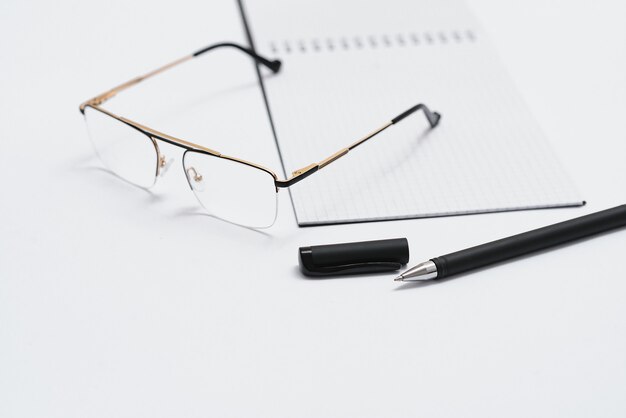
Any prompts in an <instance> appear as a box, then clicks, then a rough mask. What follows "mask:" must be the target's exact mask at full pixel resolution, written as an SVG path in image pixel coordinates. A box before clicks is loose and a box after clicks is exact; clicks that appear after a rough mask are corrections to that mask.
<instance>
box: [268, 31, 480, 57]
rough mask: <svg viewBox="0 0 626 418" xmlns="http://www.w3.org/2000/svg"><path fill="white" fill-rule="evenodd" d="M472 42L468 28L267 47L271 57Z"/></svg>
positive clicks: (278, 42) (273, 43)
mask: <svg viewBox="0 0 626 418" xmlns="http://www.w3.org/2000/svg"><path fill="white" fill-rule="evenodd" d="M472 42H476V34H475V32H474V31H473V30H470V29H468V30H463V31H457V30H454V31H438V32H434V31H428V32H419V33H418V32H410V33H398V34H395V35H389V34H382V35H368V36H345V37H341V38H325V39H322V38H316V39H309V40H305V39H300V40H297V41H271V42H270V43H269V47H270V51H271V52H272V53H274V54H292V53H300V54H306V53H319V52H337V51H350V50H355V51H358V50H364V49H382V48H396V47H415V46H421V45H448V44H460V43H472Z"/></svg>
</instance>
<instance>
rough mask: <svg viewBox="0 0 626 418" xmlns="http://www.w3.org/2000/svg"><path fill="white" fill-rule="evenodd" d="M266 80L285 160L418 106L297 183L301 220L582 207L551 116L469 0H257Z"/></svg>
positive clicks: (249, 20) (307, 156)
mask: <svg viewBox="0 0 626 418" xmlns="http://www.w3.org/2000/svg"><path fill="white" fill-rule="evenodd" d="M242 6H243V9H242V10H243V14H244V21H245V23H246V25H247V30H248V32H249V36H250V38H251V41H252V43H253V44H254V46H255V48H256V50H257V52H259V53H261V54H265V55H268V56H270V57H278V58H280V59H281V60H282V61H283V67H282V70H281V72H280V73H279V74H277V75H275V76H266V77H263V79H262V80H261V82H262V85H263V88H264V91H265V95H266V101H267V106H268V111H269V113H270V115H271V118H272V121H273V126H274V130H275V136H276V141H277V145H278V148H279V151H280V154H281V159H282V162H283V165H284V167H283V168H284V172H285V173H291V172H293V171H295V170H297V169H299V168H302V167H305V166H307V165H309V164H311V163H315V162H318V161H320V160H322V159H324V158H326V157H327V156H329V155H331V154H333V153H334V152H336V151H338V150H339V149H341V148H343V147H346V146H348V145H349V144H351V143H353V142H354V141H356V140H358V139H359V138H361V137H362V136H364V135H365V134H367V133H368V132H370V131H372V130H374V129H376V128H378V127H379V126H381V125H383V124H384V123H386V122H387V121H389V120H391V119H392V118H393V117H395V116H396V115H398V114H399V113H402V112H403V111H404V110H406V109H408V108H410V107H411V106H413V105H415V104H417V103H424V104H426V105H428V106H429V107H430V108H431V110H434V111H437V112H439V113H441V115H442V118H441V121H440V123H439V125H438V126H437V127H436V128H434V129H429V127H428V124H427V121H426V119H425V118H424V116H423V115H421V114H417V113H416V114H414V115H411V116H410V117H409V118H407V119H405V120H403V121H402V122H401V123H399V124H397V125H394V126H392V127H390V128H389V129H387V130H386V131H384V132H383V133H382V134H380V135H379V136H376V137H375V138H373V139H371V140H370V141H368V142H366V143H365V144H363V145H362V146H359V147H358V148H357V149H355V150H353V151H351V152H350V153H349V154H348V155H346V156H345V157H343V158H341V159H339V160H337V161H336V162H334V163H332V164H330V165H328V166H326V167H325V168H324V169H322V170H320V171H319V172H318V173H315V174H314V175H312V176H310V177H308V178H307V179H305V180H303V181H301V182H299V183H297V184H295V185H294V186H292V187H291V188H290V189H289V191H290V194H291V199H292V201H293V205H294V208H295V213H296V217H297V221H298V223H299V225H320V224H334V223H345V222H359V221H374V220H387V219H403V218H418V217H431V216H443V215H457V214H470V213H483V212H494V211H509V210H520V209H535V208H549V207H562V206H577V205H582V204H583V200H582V199H581V197H580V195H579V193H578V191H577V190H576V188H575V187H574V185H573V183H572V181H571V180H570V179H569V177H568V175H567V173H566V172H565V170H564V169H563V167H562V166H561V165H560V163H559V161H558V159H557V158H556V156H555V154H554V152H553V150H552V149H551V147H550V145H549V142H548V141H547V139H546V138H545V137H544V135H543V134H542V132H541V129H540V128H539V126H538V123H537V122H536V121H535V120H534V119H533V116H532V114H531V112H530V111H529V109H528V108H527V106H526V105H525V104H524V103H523V101H522V100H521V98H520V96H519V94H518V93H517V92H516V90H515V88H514V86H513V83H512V81H511V80H510V79H509V77H508V76H507V74H506V71H505V70H504V69H503V67H502V65H501V63H500V62H499V60H498V57H497V54H496V53H495V51H494V48H493V47H492V45H491V44H490V43H489V40H488V39H487V37H486V36H485V33H484V32H483V31H482V29H481V28H480V26H479V25H478V24H477V22H476V20H475V19H474V17H473V16H472V15H471V13H470V12H469V10H468V9H467V7H466V5H465V4H464V3H463V2H462V1H461V0H422V1H414V0H386V1H384V2H383V1H380V2H363V1H358V0H340V1H330V0H321V1H320V0H316V1H311V0H305V1H297V2H294V1H290V0H255V1H248V2H245V4H242Z"/></svg>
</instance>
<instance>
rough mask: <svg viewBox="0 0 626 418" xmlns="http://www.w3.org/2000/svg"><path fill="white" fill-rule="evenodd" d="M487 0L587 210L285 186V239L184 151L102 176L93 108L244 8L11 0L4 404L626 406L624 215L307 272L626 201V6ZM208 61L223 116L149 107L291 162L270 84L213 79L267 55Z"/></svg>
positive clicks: (269, 159)
mask: <svg viewBox="0 0 626 418" xmlns="http://www.w3.org/2000/svg"><path fill="white" fill-rule="evenodd" d="M470 5H471V6H472V8H473V10H474V12H475V13H476V15H477V16H478V18H479V19H480V20H481V22H482V24H483V26H484V27H485V29H486V30H487V31H488V32H489V33H490V34H491V36H492V39H494V41H495V43H496V46H497V47H498V50H499V52H500V54H501V55H502V57H503V61H504V63H505V65H506V66H507V67H508V69H509V71H510V73H511V74H512V76H513V78H514V80H515V82H516V84H517V85H518V88H519V90H520V92H521V93H522V95H523V96H524V98H525V99H526V101H527V103H528V104H529V105H530V107H531V108H532V110H533V112H534V114H535V116H536V118H537V119H538V120H539V121H540V124H541V125H542V128H543V129H544V131H545V132H546V136H547V137H548V139H549V141H550V142H551V143H552V145H553V147H554V149H555V151H556V153H557V154H558V156H559V158H560V159H561V161H562V162H563V164H564V165H565V167H566V169H567V170H568V172H569V173H570V174H571V175H572V177H573V179H574V181H575V183H576V185H577V186H578V187H579V188H580V191H581V193H582V194H583V195H584V196H585V198H586V199H587V200H588V202H589V203H588V205H587V206H586V207H584V208H581V209H558V210H544V211H531V212H513V213H500V214H489V215H475V216H460V217H448V218H437V219H423V220H410V221H394V222H385V223H369V224H356V225H344V226H332V227H316V228H304V229H299V228H297V227H296V223H295V219H294V216H293V213H292V210H291V208H290V206H289V201H288V199H282V200H281V201H280V202H279V205H280V208H279V211H280V213H279V219H278V222H277V225H276V226H275V227H274V228H273V229H271V230H269V231H266V232H265V233H259V232H254V231H250V230H247V229H242V228H237V227H234V226H231V225H229V224H225V223H223V222H220V221H217V220H214V219H211V218H208V217H205V216H193V215H191V214H190V213H193V212H191V210H192V209H189V208H195V207H196V206H195V205H196V203H195V200H194V197H193V194H192V193H191V192H190V191H189V190H188V189H187V188H186V187H187V186H186V184H185V180H184V177H183V173H182V170H181V169H180V166H179V165H178V166H177V165H175V166H173V167H172V168H171V169H170V172H169V173H168V175H167V176H166V177H164V178H163V179H160V184H159V185H158V188H157V189H155V191H154V193H153V194H148V193H145V192H141V191H140V190H137V189H135V188H132V187H130V186H127V185H126V184H124V183H121V182H119V181H117V180H116V179H115V178H112V177H111V176H109V175H107V174H106V173H104V172H102V171H101V170H98V169H95V168H93V167H97V165H96V164H97V163H96V162H95V161H94V160H93V159H92V151H91V148H90V145H89V141H88V139H87V135H86V132H85V128H84V126H83V122H82V120H81V117H80V115H79V113H78V110H77V105H78V103H79V102H80V101H81V100H83V99H85V98H87V97H90V96H91V95H93V94H96V93H98V92H100V91H103V90H104V89H106V88H108V87H111V86H113V85H115V84H116V83H117V82H120V81H123V80H126V79H128V78H130V77H131V76H134V75H136V74H139V73H141V72H143V71H145V70H149V69H152V68H154V67H156V66H158V65H159V64H161V63H164V62H166V61H167V60H169V59H173V58H176V57H178V56H179V55H180V54H184V53H187V52H191V51H193V50H194V48H198V47H201V46H203V45H204V44H209V43H211V42H213V41H218V40H222V39H240V40H241V39H243V34H242V32H241V29H240V26H238V24H239V20H238V16H236V10H235V8H234V5H232V4H231V3H230V2H223V3H222V2H220V3H218V2H205V5H204V6H198V5H197V4H196V3H192V2H189V3H188V4H187V3H186V2H178V3H177V4H176V7H175V8H172V7H170V6H161V5H158V4H155V3H149V4H148V3H141V4H140V3H133V4H128V3H127V2H113V3H111V2H107V3H106V4H105V3H103V2H100V3H87V2H55V4H52V3H49V2H40V3H39V4H34V3H28V4H27V3H25V2H19V4H18V2H11V3H9V2H4V3H2V5H1V6H0V50H1V51H2V72H1V73H0V83H1V84H0V91H1V92H2V93H1V95H0V98H1V100H0V115H2V116H1V122H0V166H1V167H2V171H1V174H2V176H1V177H0V190H1V191H2V197H1V198H0V237H1V238H0V416H2V417H11V418H12V417H42V416H46V417H64V418H67V417H110V416H117V417H137V416H150V417H171V416H181V417H206V416H219V417H244V416H255V417H256V416H258V417H290V418H291V417H389V416H397V417H416V416H429V417H437V416H440V417H451V416H463V417H466V416H476V417H501V416H516V417H528V416H534V417H535V416H544V417H553V416H568V417H577V416H578V417H587V416H603V417H622V416H624V414H625V413H626V398H625V397H624V393H625V390H626V360H625V359H626V356H625V355H624V353H625V352H626V334H624V332H623V330H624V328H625V326H626V304H624V297H625V295H626V280H625V278H626V267H625V265H624V264H623V262H622V261H623V260H622V259H623V254H624V249H625V248H626V245H625V243H626V241H625V240H626V237H625V232H624V231H620V232H616V233H613V234H607V235H604V236H602V237H600V238H598V239H591V240H587V241H585V242H583V243H580V244H576V245H571V246H568V247H565V248H563V249H560V250H558V251H554V252H548V253H544V254H541V255H539V256H536V257H529V258H525V259H523V260H521V261H517V262H514V263H508V264H504V265H501V266H499V267H497V268H492V269H486V270H483V271H481V272H477V273H476V274H471V275H466V276H464V277H462V278H459V279H457V280H451V281H447V282H444V283H440V284H436V285H430V286H424V287H416V286H396V285H395V284H394V283H393V282H392V281H391V279H392V276H373V277H359V278H356V277H355V278H349V279H332V280H322V281H314V280H306V279H303V278H301V277H300V276H299V275H298V274H297V272H296V250H297V247H298V246H300V245H307V244H315V243H327V242H331V241H351V240H361V239H374V238H384V237H396V236H407V237H408V238H409V241H410V243H411V262H417V261H421V259H423V258H428V257H432V256H436V255H439V254H442V253H445V252H448V251H453V250H456V249H459V248H463V247H465V246H468V245H472V244H476V243H481V242H484V241H486V240H491V239H494V238H498V237H502V236H505V235H508V234H512V233H516V232H519V231H521V230H525V229H529V228H534V227H538V226H541V225H545V224H549V223H553V222H556V221H560V220H563V219H566V218H570V217H574V216H579V215H582V214H584V213H589V212H592V211H596V210H600V209H603V208H607V207H611V206H615V205H617V204H620V203H624V202H626V174H625V173H624V155H626V146H625V145H624V144H625V143H626V142H625V141H624V137H625V134H626V127H625V125H624V122H623V115H624V114H625V111H626V82H625V78H624V74H626V48H625V44H624V43H625V40H626V29H625V27H624V25H623V16H624V12H625V10H624V6H623V3H621V2H617V1H615V2H608V1H605V2H595V3H594V4H593V6H591V5H590V4H589V3H588V2H582V1H580V2H566V1H559V2H557V1H554V2H543V1H538V0H536V1H534V0H533V1H531V2H523V3H522V2H512V1H506V2H495V1H486V0H475V1H472V2H471V3H470ZM281 18H285V17H284V16H282V17H281ZM229 60H232V61H229ZM202 62H203V64H200V63H198V66H199V67H194V66H193V65H191V64H189V65H191V67H189V68H190V70H189V71H192V70H191V68H204V67H202V65H206V68H207V76H206V78H205V79H204V81H201V80H198V83H197V84H196V85H199V86H203V89H206V90H202V91H201V92H202V97H201V98H204V99H206V101H208V102H209V106H215V109H220V107H223V108H224V112H223V113H219V117H215V116H214V114H213V113H204V109H205V108H202V111H200V110H199V109H200V108H195V107H194V108H193V109H197V111H195V110H194V112H195V114H194V112H191V113H192V114H191V115H190V116H189V119H192V118H193V119H194V120H196V121H198V120H199V121H198V122H196V124H191V125H187V124H181V125H176V126H174V123H173V122H170V121H169V119H167V118H166V116H168V115H171V114H173V113H172V111H171V110H170V111H169V112H165V111H163V113H162V114H161V115H162V116H161V117H160V118H159V119H158V120H157V119H155V120H150V121H148V120H146V121H147V122H154V123H155V124H156V125H159V126H162V127H163V130H165V131H166V132H171V133H178V134H180V135H181V136H185V137H189V138H194V139H197V140H198V141H199V142H203V143H206V144H207V145H209V144H210V143H211V144H212V143H213V142H214V141H218V142H220V141H222V142H220V143H219V144H218V145H219V146H220V147H221V150H223V151H224V152H226V151H228V150H229V147H230V146H232V147H233V149H239V148H240V145H238V143H237V142H234V143H232V145H229V144H230V142H227V141H225V140H223V139H222V135H217V136H216V135H214V134H215V133H216V132H217V133H231V135H230V137H232V138H234V139H237V140H239V139H242V138H246V139H248V138H249V137H248V135H252V133H255V134H256V135H255V136H254V137H252V138H253V139H254V140H253V141H249V146H248V147H247V148H246V150H247V151H248V152H251V153H253V154H254V155H253V156H254V157H255V159H256V160H259V161H260V162H263V163H265V164H268V165H269V166H271V167H276V168H278V167H279V165H278V158H277V155H276V151H275V149H274V148H273V144H272V140H271V137H270V135H269V128H268V127H267V122H266V120H265V119H264V115H263V109H262V104H261V102H260V98H259V96H257V95H255V94H257V93H258V92H257V93H254V91H251V92H250V91H249V90H247V89H246V88H239V89H236V88H235V89H232V90H228V89H227V88H226V87H224V88H223V89H222V90H225V91H223V92H222V93H219V92H218V93H219V94H213V93H214V92H213V90H212V89H216V90H219V89H220V88H222V87H221V85H218V84H219V83H218V84H216V79H215V78H214V75H215V76H216V75H218V74H219V75H220V76H224V77H225V76H226V74H227V73H230V72H235V74H233V76H237V77H236V78H237V81H233V80H234V78H233V79H232V80H231V79H228V77H225V78H220V80H222V79H224V80H225V79H228V80H229V81H231V82H234V83H240V82H247V81H248V80H247V78H246V77H252V78H251V79H250V80H253V76H254V74H253V73H252V69H251V67H250V68H248V67H247V64H246V60H245V59H244V58H241V57H239V56H238V55H236V54H231V55H229V54H228V53H226V52H224V53H223V54H221V55H218V54H217V53H216V54H215V55H214V56H213V57H211V58H209V57H206V58H204V61H202ZM237 63H239V64H242V65H238V64H237ZM248 70H249V73H248ZM180 71H181V72H182V71H187V70H183V69H181V70H180ZM213 71H214V72H213ZM239 71H241V73H239ZM180 74H182V73H180ZM174 75H175V74H172V77H174ZM185 80H187V78H183V83H182V85H183V86H186V84H185ZM155 83H156V81H155ZM205 83H206V84H205ZM235 85H236V84H235ZM228 92H229V93H228ZM198 93H199V94H200V91H198ZM244 93H248V94H244ZM133 94H134V93H133ZM133 94H129V99H131V96H133ZM139 95H140V94H139V92H137V98H139ZM238 95H239V96H238ZM233 96H238V97H234V98H233ZM142 97H148V96H142ZM177 97H179V96H178V95H176V94H172V95H171V96H165V99H163V100H162V101H163V102H165V103H156V102H155V101H150V100H148V101H146V102H144V103H145V104H144V105H142V106H135V107H133V108H132V109H128V110H129V111H132V112H133V113H132V114H133V115H137V116H140V118H139V119H140V120H143V119H142V117H141V115H142V112H143V111H144V110H146V108H150V106H148V105H153V104H164V105H169V104H170V103H169V102H170V101H175V99H176V98H177ZM180 97H183V96H180ZM184 97H188V96H184ZM255 97H256V99H258V100H259V101H258V103H257V101H256V99H255ZM132 98H134V96H133V97H132ZM231 99H232V100H231ZM244 99H245V100H244ZM124 103H126V102H124V101H122V99H121V98H120V101H118V102H116V103H114V102H111V107H113V106H116V107H117V108H118V110H119V109H123V107H124ZM191 103H192V104H193V103H196V102H195V101H194V102H191ZM203 103H204V101H203ZM175 104H178V103H175ZM236 104H239V105H241V106H244V105H245V106H249V107H248V108H246V109H248V110H246V111H245V112H244V113H235V112H234V109H235V105H236ZM257 106H258V108H257ZM165 108H167V106H164V109H165ZM157 110H158V109H157ZM125 113H126V112H125ZM155 127H156V126H155ZM220 130H223V131H220ZM229 130H230V131H229ZM203 135H205V136H203ZM235 147H236V148H235ZM255 147H256V148H255ZM218 149H220V148H218ZM171 155H172V156H174V155H175V154H171ZM178 163H179V161H178ZM161 180H162V181H161ZM283 197H284V196H283ZM193 210H195V209H193Z"/></svg>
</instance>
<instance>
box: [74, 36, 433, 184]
mask: <svg viewBox="0 0 626 418" xmlns="http://www.w3.org/2000/svg"><path fill="white" fill-rule="evenodd" d="M222 47H232V48H236V49H238V50H239V51H242V52H244V53H245V54H247V55H249V56H250V57H252V58H253V59H254V60H255V61H256V63H257V64H258V65H263V66H265V67H267V68H269V69H270V70H272V71H273V72H274V73H277V72H279V71H280V67H281V62H280V61H279V60H269V59H267V58H264V57H262V56H260V55H257V54H256V53H255V52H254V51H253V50H251V49H249V48H246V47H243V46H240V45H238V44H234V43H230V42H226V43H218V44H214V45H210V46H208V47H205V48H203V49H200V50H198V51H196V52H194V53H193V54H190V55H187V56H184V57H182V58H179V59H177V60H175V61H172V62H170V63H168V64H166V65H163V66H162V67H159V68H157V69H156V70H152V71H150V72H148V73H146V74H144V75H140V76H138V77H135V78H133V79H131V80H129V81H126V82H125V83H122V84H120V85H118V86H116V87H113V88H112V89H110V90H107V91H106V92H104V93H102V94H99V95H97V96H95V97H93V98H91V99H89V100H87V101H85V102H83V103H81V104H80V106H79V110H80V112H81V113H82V114H83V115H84V114H85V110H86V108H88V107H89V108H92V109H94V110H96V111H98V112H101V113H104V114H105V115H107V116H110V117H112V118H114V119H117V120H118V121H120V122H122V123H124V124H126V125H128V126H130V127H132V128H134V129H136V130H138V131H140V132H142V133H144V134H145V135H146V136H148V137H149V138H150V139H151V140H152V143H153V145H154V147H155V149H156V151H157V170H156V175H157V176H158V175H159V172H160V169H161V168H162V166H163V165H164V164H163V163H164V161H162V155H161V154H160V151H159V146H158V144H157V142H156V140H161V141H164V142H166V143H168V144H172V145H175V146H179V147H181V148H184V149H185V150H187V151H195V152H199V153H203V154H208V155H211V156H213V157H218V158H223V159H226V160H230V161H233V162H236V163H240V164H245V165H247V166H250V167H253V168H256V169H259V170H262V171H265V172H266V173H268V174H270V175H271V176H272V177H273V178H274V185H275V187H276V192H278V190H279V189H280V188H286V187H290V186H292V185H293V184H295V183H297V182H299V181H301V180H303V179H305V178H306V177H308V176H310V175H311V174H313V173H315V172H317V171H319V170H321V169H322V168H324V167H326V166H327V165H328V164H330V163H332V162H334V161H336V160H338V159H339V158H341V157H343V156H344V155H346V154H348V152H350V151H352V150H353V149H354V148H356V147H358V146H359V145H361V144H363V143H364V142H366V141H367V140H369V139H371V138H372V137H374V136H376V135H378V134H379V133H381V132H382V131H384V130H385V129H387V128H388V127H390V126H391V125H394V124H396V123H398V122H400V121H401V120H402V119H404V118H405V117H407V116H409V115H410V114H412V113H414V112H416V111H418V110H423V111H424V115H425V116H426V118H427V120H428V122H429V124H430V127H431V128H434V127H435V126H437V124H438V123H439V120H440V118H441V115H440V114H439V113H437V112H431V111H430V110H429V109H428V107H427V106H426V105H424V104H421V103H420V104H418V105H415V106H413V107H412V108H410V109H408V110H407V111H405V112H403V113H401V114H400V115H398V116H396V117H395V118H393V119H391V120H390V121H389V122H387V123H385V124H384V125H383V126H381V127H380V128H378V129H376V130H374V131H372V132H370V133H369V134H367V135H365V136H364V137H362V138H361V139H359V140H358V141H356V142H353V143H352V144H350V145H348V146H347V147H345V148H342V149H340V150H339V151H337V152H335V153H333V154H332V155H330V156H328V157H326V158H324V159H323V160H321V161H318V162H316V163H312V164H309V165H307V166H305V167H303V168H300V169H298V170H295V171H294V172H293V173H292V174H291V177H289V178H286V179H279V178H278V176H277V175H276V173H275V172H274V171H272V170H270V169H269V168H267V167H264V166H262V165H260V164H256V163H253V162H251V161H246V160H243V159H241V158H237V157H233V156H230V155H225V154H222V153H220V152H219V151H216V150H213V149H210V148H207V147H205V146H203V145H200V144H196V143H193V142H190V141H186V140H184V139H180V138H177V137H175V136H172V135H169V134H166V133H163V132H160V131H158V130H156V129H154V128H151V127H148V126H145V125H142V124H140V123H138V122H135V121H133V120H131V119H128V118H126V117H123V116H119V115H116V114H114V113H113V112H111V111H109V110H106V109H104V108H103V107H102V106H101V105H102V104H103V103H105V102H106V101H107V100H110V99H111V98H113V97H114V96H116V95H117V94H118V93H120V92H122V91H124V90H126V89H128V88H130V87H133V86H134V85H136V84H138V83H140V82H142V81H144V80H146V79H148V78H150V77H153V76H155V75H157V74H160V73H162V72H164V71H166V70H169V69H171V68H173V67H175V66H177V65H179V64H182V63H184V62H187V61H190V60H191V59H193V58H195V57H197V56H199V55H202V54H204V53H206V52H209V51H211V50H213V49H216V48H222ZM188 180H189V178H188Z"/></svg>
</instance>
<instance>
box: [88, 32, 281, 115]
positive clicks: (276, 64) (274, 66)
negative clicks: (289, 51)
mask: <svg viewBox="0 0 626 418" xmlns="http://www.w3.org/2000/svg"><path fill="white" fill-rule="evenodd" d="M224 47H229V48H235V49H238V50H239V51H241V52H243V53H245V54H247V55H249V56H250V57H252V59H254V60H255V61H256V62H257V63H258V64H261V65H263V66H265V67H267V68H269V69H270V70H271V71H272V72H273V73H277V72H278V71H280V66H281V62H280V61H279V60H269V59H267V58H265V57H262V56H260V55H258V54H256V53H255V52H254V51H252V50H251V49H249V48H246V47H243V46H241V45H238V44H234V43H231V42H223V43H219V44H214V45H209V46H207V47H205V48H202V49H200V50H198V51H196V52H194V53H193V54H190V55H187V56H184V57H182V58H179V59H177V60H176V61H172V62H170V63H168V64H166V65H164V66H162V67H159V68H157V69H156V70H152V71H150V72H149V73H146V74H144V75H140V76H139V77H135V78H133V79H132V80H129V81H127V82H125V83H122V84H120V85H119V86H116V87H114V88H112V89H111V90H108V91H106V92H104V93H102V94H100V95H98V96H96V97H94V98H92V99H90V100H87V101H86V102H84V103H82V104H81V105H80V112H81V113H85V107H87V106H89V105H93V106H97V105H101V104H102V103H104V102H106V101H107V100H109V99H111V98H112V97H114V96H115V95H116V94H117V93H119V92H121V91H122V90H126V89H127V88H129V87H132V86H134V85H135V84H137V83H139V82H141V81H143V80H145V79H147V78H150V77H152V76H154V75H157V74H159V73H162V72H163V71H165V70H169V69H170V68H172V67H175V66H177V65H178V64H182V63H183V62H186V61H189V60H191V59H192V58H195V57H198V56H200V55H202V54H204V53H206V52H209V51H212V50H214V49H217V48H224Z"/></svg>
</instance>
